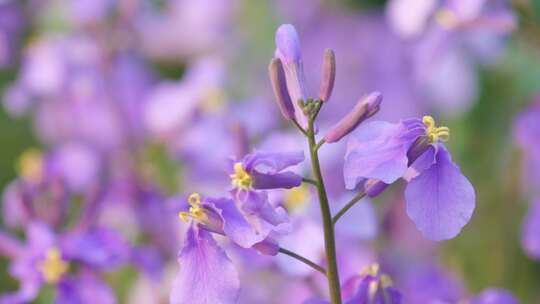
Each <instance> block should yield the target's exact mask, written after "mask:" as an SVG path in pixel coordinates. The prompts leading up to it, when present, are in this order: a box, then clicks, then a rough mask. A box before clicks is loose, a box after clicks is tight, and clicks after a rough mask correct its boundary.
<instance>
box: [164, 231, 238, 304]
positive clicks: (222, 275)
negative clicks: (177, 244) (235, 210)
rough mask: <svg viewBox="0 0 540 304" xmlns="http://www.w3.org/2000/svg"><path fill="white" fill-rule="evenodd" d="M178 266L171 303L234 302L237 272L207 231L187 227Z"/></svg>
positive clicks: (236, 294)
mask: <svg viewBox="0 0 540 304" xmlns="http://www.w3.org/2000/svg"><path fill="white" fill-rule="evenodd" d="M178 263H179V264H180V271H179V272H178V275H177V276H176V279H175V280H174V283H173V288H172V290H171V295H170V303H171V304H214V303H223V304H229V303H236V301H237V299H238V294H239V289H240V281H239V278H238V273H237V271H236V269H235V268H234V266H233V264H232V262H231V261H230V259H229V258H228V257H227V255H226V254H225V252H224V251H223V249H221V248H220V247H219V246H218V245H217V244H216V241H214V239H213V238H212V236H211V235H210V233H209V232H207V231H206V230H204V229H200V228H199V227H198V226H197V225H193V224H192V225H190V227H189V229H188V231H187V238H186V243H185V245H184V247H183V248H182V250H181V252H180V255H179V256H178Z"/></svg>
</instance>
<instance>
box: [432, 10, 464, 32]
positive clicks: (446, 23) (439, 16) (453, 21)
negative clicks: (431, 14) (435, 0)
mask: <svg viewBox="0 0 540 304" xmlns="http://www.w3.org/2000/svg"><path fill="white" fill-rule="evenodd" d="M435 21H437V22H438V23H439V24H440V25H441V26H442V27H443V28H445V29H448V30H450V29H453V28H456V27H457V26H458V25H459V19H458V17H457V16H456V14H455V13H454V12H452V11H451V10H449V9H446V8H441V9H440V10H438V11H437V12H436V13H435Z"/></svg>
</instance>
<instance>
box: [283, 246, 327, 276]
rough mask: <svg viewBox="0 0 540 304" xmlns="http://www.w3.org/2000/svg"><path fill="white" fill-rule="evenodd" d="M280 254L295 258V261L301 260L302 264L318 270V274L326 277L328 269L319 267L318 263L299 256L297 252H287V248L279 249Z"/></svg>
mask: <svg viewBox="0 0 540 304" xmlns="http://www.w3.org/2000/svg"><path fill="white" fill-rule="evenodd" d="M279 252H280V253H283V254H285V255H288V256H290V257H292V258H294V259H297V260H299V261H300V262H302V263H304V264H306V265H308V266H310V267H311V268H313V269H315V270H317V271H318V272H320V273H322V274H324V275H326V269H324V267H322V266H320V265H318V264H317V263H315V262H313V261H311V260H310V259H308V258H305V257H303V256H301V255H299V254H297V253H296V252H292V251H290V250H287V249H285V248H279Z"/></svg>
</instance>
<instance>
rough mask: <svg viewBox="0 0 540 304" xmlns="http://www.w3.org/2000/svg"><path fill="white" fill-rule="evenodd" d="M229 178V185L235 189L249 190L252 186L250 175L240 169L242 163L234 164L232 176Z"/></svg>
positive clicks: (242, 168)
mask: <svg viewBox="0 0 540 304" xmlns="http://www.w3.org/2000/svg"><path fill="white" fill-rule="evenodd" d="M230 177H231V183H232V185H233V187H235V188H240V189H243V190H247V189H249V188H251V186H252V184H253V179H252V178H251V175H249V173H247V172H246V170H244V167H242V163H235V164H234V174H231V175H230Z"/></svg>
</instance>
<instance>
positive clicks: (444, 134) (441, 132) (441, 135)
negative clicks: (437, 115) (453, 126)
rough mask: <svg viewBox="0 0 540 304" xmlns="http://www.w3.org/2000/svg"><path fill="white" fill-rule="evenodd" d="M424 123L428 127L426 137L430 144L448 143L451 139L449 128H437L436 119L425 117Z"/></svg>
mask: <svg viewBox="0 0 540 304" xmlns="http://www.w3.org/2000/svg"><path fill="white" fill-rule="evenodd" d="M422 122H423V123H424V125H426V127H427V130H426V136H427V138H428V141H429V143H430V144H432V143H436V142H438V141H439V140H440V141H448V139H449V138H450V129H449V128H448V127H444V126H443V127H437V126H436V124H435V119H433V117H431V116H424V117H423V118H422Z"/></svg>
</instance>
